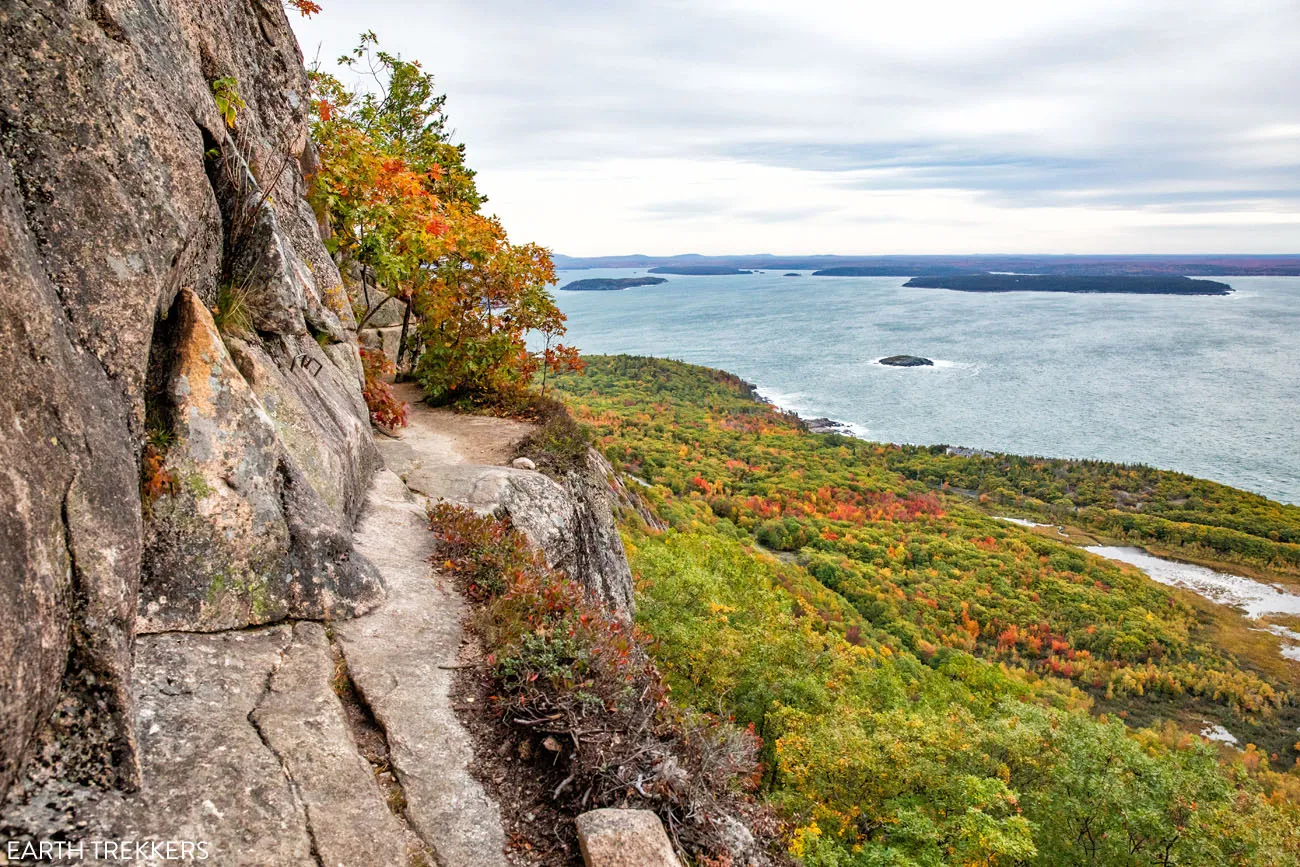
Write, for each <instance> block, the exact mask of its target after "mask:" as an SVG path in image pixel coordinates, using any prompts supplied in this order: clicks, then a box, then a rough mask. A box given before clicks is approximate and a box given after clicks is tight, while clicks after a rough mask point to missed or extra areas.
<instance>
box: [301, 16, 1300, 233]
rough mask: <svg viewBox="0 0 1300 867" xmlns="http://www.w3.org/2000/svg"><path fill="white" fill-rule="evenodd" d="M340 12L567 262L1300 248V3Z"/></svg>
mask: <svg viewBox="0 0 1300 867" xmlns="http://www.w3.org/2000/svg"><path fill="white" fill-rule="evenodd" d="M321 3H322V4H323V5H324V7H325V11H324V13H323V14H321V15H319V16H317V17H316V18H314V19H312V20H310V21H301V20H299V19H297V18H296V16H293V17H294V23H295V28H296V29H297V31H298V36H299V40H300V42H301V44H302V48H303V54H304V55H305V56H306V58H307V60H308V61H309V62H310V61H311V60H312V59H313V58H315V57H317V56H319V58H320V59H321V60H322V61H324V63H323V65H324V66H326V67H327V68H328V67H330V66H331V65H332V60H333V58H335V57H337V56H338V55H340V54H342V53H344V52H345V51H346V50H347V49H349V48H351V47H352V46H353V45H355V44H356V37H357V34H358V33H360V32H362V31H364V30H374V31H375V33H376V34H377V35H378V36H379V38H380V42H381V45H382V46H383V47H385V48H386V49H388V50H391V51H396V52H398V53H400V54H401V55H402V56H403V57H406V58H408V59H418V60H420V61H421V62H422V63H423V64H424V66H425V68H426V69H428V70H429V71H431V72H433V73H435V75H436V76H437V78H438V82H439V86H440V88H441V89H442V90H444V91H445V92H446V93H447V94H448V102H447V108H448V112H449V115H450V118H451V121H452V125H453V126H454V127H455V129H456V136H457V139H458V140H459V141H463V142H465V143H466V144H467V146H468V148H469V159H470V163H471V165H472V166H474V167H475V168H477V169H478V171H479V181H480V188H481V189H482V190H483V191H484V192H485V193H486V194H487V195H488V196H489V198H490V199H491V201H490V203H489V206H488V207H489V208H490V209H492V210H494V211H495V212H496V213H497V214H499V215H500V216H501V218H502V219H503V220H504V221H505V224H506V227H507V229H508V230H509V231H510V233H511V236H512V237H513V238H515V239H517V240H535V241H538V242H540V243H543V244H545V245H547V246H549V247H551V248H553V249H554V250H556V251H557V252H561V253H567V254H569V255H600V254H623V253H650V254H671V253H686V252H698V253H715V254H723V253H759V252H770V253H844V254H868V253H1000V252H1008V253H1010V252H1043V253H1052V252H1059V253H1108V252H1115V253H1141V252H1154V253H1165V252H1169V253H1174V252H1212V253H1227V252H1259V253H1266V252H1287V253H1295V252H1300V42H1298V38H1300V2H1298V0H1214V2H1206V0H1176V2H1166V0H1086V2H1075V0H1051V2H1044V0H1026V2H1020V0H983V2H975V3H972V2H968V0H962V2H933V0H909V2H903V3H898V2H892V0H891V2H887V3H885V2H877V0H848V2H835V0H796V2H791V0H780V2H768V0H743V2H742V0H690V2H620V0H585V2H567V0H546V2H538V0H438V2H425V0H321Z"/></svg>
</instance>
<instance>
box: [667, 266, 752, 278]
mask: <svg viewBox="0 0 1300 867" xmlns="http://www.w3.org/2000/svg"><path fill="white" fill-rule="evenodd" d="M650 273H651V274H680V275H682V276H684V277H730V276H733V275H736V274H753V273H754V272H753V271H747V270H744V269H741V268H731V267H729V266H727V265H660V266H658V267H656V268H651V269H650Z"/></svg>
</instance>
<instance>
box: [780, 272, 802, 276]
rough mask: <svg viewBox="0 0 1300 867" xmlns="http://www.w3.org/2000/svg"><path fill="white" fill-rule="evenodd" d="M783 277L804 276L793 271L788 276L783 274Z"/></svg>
mask: <svg viewBox="0 0 1300 867" xmlns="http://www.w3.org/2000/svg"><path fill="white" fill-rule="evenodd" d="M781 276H782V277H802V276H803V275H802V274H800V273H799V272H798V271H791V272H789V273H788V274H782V275H781Z"/></svg>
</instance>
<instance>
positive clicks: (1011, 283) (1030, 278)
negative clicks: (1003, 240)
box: [903, 274, 1232, 295]
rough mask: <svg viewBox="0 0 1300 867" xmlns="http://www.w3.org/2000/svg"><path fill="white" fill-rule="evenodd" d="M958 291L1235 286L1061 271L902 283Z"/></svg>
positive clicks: (1177, 290)
mask: <svg viewBox="0 0 1300 867" xmlns="http://www.w3.org/2000/svg"><path fill="white" fill-rule="evenodd" d="M903 285H904V286H912V287H916V288H922V289H955V290H957V291H958V292H1106V293H1117V294H1125V295H1227V294H1229V293H1230V292H1232V287H1231V286H1229V285H1228V284H1227V283H1218V282H1215V281H1214V280H1193V279H1192V278H1190V277H1072V276H1062V275H1059V274H964V275H960V276H953V277H913V278H912V279H911V280H908V281H907V282H906V283H904V284H903Z"/></svg>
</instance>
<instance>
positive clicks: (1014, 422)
mask: <svg viewBox="0 0 1300 867" xmlns="http://www.w3.org/2000/svg"><path fill="white" fill-rule="evenodd" d="M782 273H783V272H767V273H762V274H754V275H741V276H729V277H680V276H671V275H666V276H667V277H668V281H669V282H667V283H664V284H661V285H658V286H644V287H638V288H634V289H626V290H621V291H614V292H565V291H562V290H557V291H556V293H555V295H556V299H557V301H558V303H559V305H560V307H561V308H562V309H563V310H564V312H565V313H566V314H567V315H568V317H569V338H568V339H569V341H570V342H572V343H575V344H576V345H578V346H579V347H580V348H581V349H582V350H583V351H584V352H589V353H632V354H638V355H655V356H660V357H665V358H675V359H679V360H682V361H688V362H692V363H695V364H703V365H707V366H710V367H719V368H723V369H725V370H729V371H731V372H733V373H735V374H737V375H739V376H741V377H743V378H744V379H746V380H748V381H749V382H752V383H754V384H755V385H757V386H758V387H759V390H760V392H761V393H762V394H763V395H764V396H765V397H767V398H768V399H770V400H771V401H773V402H774V403H776V404H777V405H779V406H782V407H784V408H787V409H791V410H794V411H796V412H798V413H800V414H801V415H804V416H806V417H808V416H829V417H830V418H834V419H836V420H839V421H842V422H846V423H848V424H849V425H851V426H852V427H853V429H854V431H855V432H856V433H858V434H859V435H861V436H864V437H867V438H870V439H873V440H880V441H886V442H900V443H924V444H933V443H947V444H951V445H962V446H970V447H976V448H985V449H990V450H996V451H1007V452H1015V453H1019V454H1031V455H1049V456H1053V457H1076V458H1101V459H1105V460H1111V461H1121V462H1128V463H1145V464H1150V465H1152V466H1156V467H1161V468H1165V469H1173V470H1181V471H1183V472H1187V473H1191V474H1193V475H1197V476H1201V477H1204V478H1209V479H1214V480H1216V481H1220V482H1224V483H1227V484H1230V485H1234V486H1236V487H1240V488H1244V489H1246V490H1251V491H1257V492H1259V493H1261V494H1264V495H1266V496H1269V497H1272V498H1274V499H1277V500H1280V501H1283V502H1288V503H1297V504H1300V430H1298V428H1300V277H1220V278H1215V279H1218V280H1222V281H1223V282H1226V283H1229V284H1231V285H1232V286H1233V288H1234V290H1235V292H1234V293H1233V294H1232V295H1229V296H1226V297H1194V298H1193V297H1186V298H1185V297H1177V296H1144V295H1082V294H1080V295H1075V294H1062V293H1035V292H1015V293H999V294H983V293H971V292H953V291H950V290H946V289H905V288H903V283H904V282H906V280H905V278H899V277H861V278H857V277H811V276H808V272H803V273H804V276H802V277H797V278H796V277H784V276H782ZM643 274H644V271H634V270H628V269H600V270H590V271H565V272H561V273H560V275H559V276H560V285H561V286H562V285H563V284H565V283H567V282H569V281H570V280H576V279H583V278H587V277H628V276H641V275H643ZM897 354H909V355H921V356H924V357H926V358H930V359H933V360H934V361H935V366H934V367H924V368H892V367H886V366H883V365H880V364H878V363H877V359H879V358H882V357H884V356H888V355H897Z"/></svg>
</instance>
